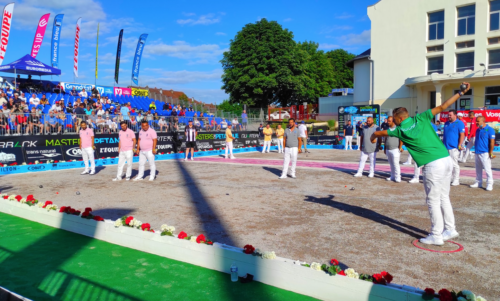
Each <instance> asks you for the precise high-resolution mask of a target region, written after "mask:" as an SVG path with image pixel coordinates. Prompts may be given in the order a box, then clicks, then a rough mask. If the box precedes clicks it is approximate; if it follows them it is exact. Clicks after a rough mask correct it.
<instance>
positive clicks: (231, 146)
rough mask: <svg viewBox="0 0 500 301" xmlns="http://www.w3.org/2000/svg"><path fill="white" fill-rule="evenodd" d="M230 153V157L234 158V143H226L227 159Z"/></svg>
mask: <svg viewBox="0 0 500 301" xmlns="http://www.w3.org/2000/svg"><path fill="white" fill-rule="evenodd" d="M228 151H229V155H230V156H231V157H232V156H233V143H232V142H227V141H226V158H227V152H228Z"/></svg>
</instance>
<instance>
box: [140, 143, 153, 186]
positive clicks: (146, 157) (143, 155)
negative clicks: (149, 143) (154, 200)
mask: <svg viewBox="0 0 500 301" xmlns="http://www.w3.org/2000/svg"><path fill="white" fill-rule="evenodd" d="M146 161H148V162H149V171H150V174H149V178H150V179H154V178H155V176H156V165H155V155H154V154H153V151H152V150H150V151H146V152H145V151H140V152H139V174H138V175H137V177H138V178H142V177H144V165H146Z"/></svg>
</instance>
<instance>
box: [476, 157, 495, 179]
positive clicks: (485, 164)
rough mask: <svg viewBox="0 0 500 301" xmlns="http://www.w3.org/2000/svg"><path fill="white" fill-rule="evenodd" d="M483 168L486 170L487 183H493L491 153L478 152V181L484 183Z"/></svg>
mask: <svg viewBox="0 0 500 301" xmlns="http://www.w3.org/2000/svg"><path fill="white" fill-rule="evenodd" d="M483 169H484V171H485V172H486V184H487V185H493V172H492V171H491V159H490V154H488V153H482V154H476V183H478V184H479V185H483Z"/></svg>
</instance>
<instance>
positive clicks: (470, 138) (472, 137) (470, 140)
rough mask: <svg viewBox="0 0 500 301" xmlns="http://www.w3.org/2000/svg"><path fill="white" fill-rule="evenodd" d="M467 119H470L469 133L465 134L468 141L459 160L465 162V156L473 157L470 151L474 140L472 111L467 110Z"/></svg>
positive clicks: (474, 119)
mask: <svg viewBox="0 0 500 301" xmlns="http://www.w3.org/2000/svg"><path fill="white" fill-rule="evenodd" d="M469 119H470V128H469V135H468V136H467V139H469V142H468V143H467V149H466V150H465V154H464V155H463V156H462V158H461V160H460V162H462V163H466V162H467V158H468V157H469V155H470V156H471V157H473V156H474V155H473V154H472V153H471V151H470V150H471V148H472V147H473V146H474V140H475V139H476V115H475V114H474V111H469Z"/></svg>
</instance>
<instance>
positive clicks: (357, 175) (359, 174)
mask: <svg viewBox="0 0 500 301" xmlns="http://www.w3.org/2000/svg"><path fill="white" fill-rule="evenodd" d="M354 176H355V177H356V178H360V177H362V176H363V174H361V173H359V172H358V173H356V174H355V175H354Z"/></svg>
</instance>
